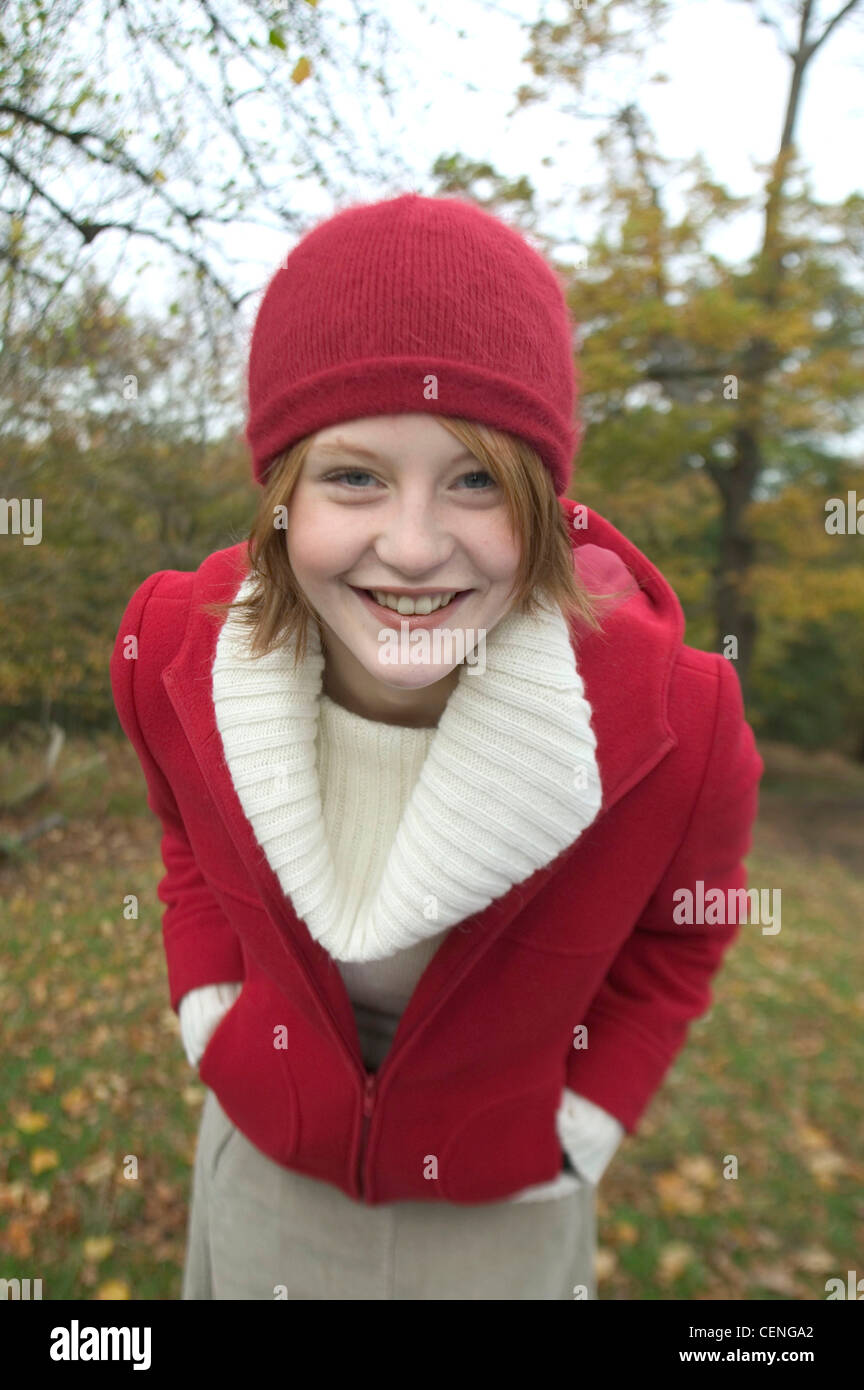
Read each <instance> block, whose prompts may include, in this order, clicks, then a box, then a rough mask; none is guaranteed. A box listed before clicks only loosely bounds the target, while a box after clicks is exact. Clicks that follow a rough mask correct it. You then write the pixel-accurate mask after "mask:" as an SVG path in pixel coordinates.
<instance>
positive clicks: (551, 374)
mask: <svg viewBox="0 0 864 1390" xmlns="http://www.w3.org/2000/svg"><path fill="white" fill-rule="evenodd" d="M573 331H574V327H573V324H572V321H571V318H570V314H569V311H568V308H567V301H566V298H565V295H564V289H563V281H562V280H561V279H560V278H559V276H558V274H557V272H556V271H554V270H553V268H552V267H551V266H550V265H549V264H548V263H547V261H546V260H545V259H544V257H543V256H542V255H541V254H540V252H539V251H537V250H535V249H534V247H533V246H531V245H530V243H529V242H528V241H527V240H526V238H525V237H524V236H523V235H522V233H521V232H519V231H517V230H516V229H515V228H513V227H510V226H508V225H507V224H506V223H505V222H503V221H502V220H501V219H500V218H499V217H497V216H495V215H494V214H492V213H490V212H488V211H486V210H485V209H483V208H481V207H479V206H478V205H476V204H474V203H472V202H470V201H469V200H467V199H465V198H454V197H451V198H436V197H424V196H423V195H421V194H418V193H406V194H402V195H401V196H399V197H396V198H389V199H385V200H383V201H381V202H377V203H370V204H365V205H359V206H354V207H348V208H344V209H343V210H342V211H340V212H338V213H336V214H335V216H332V217H330V218H328V219H326V220H325V221H323V222H321V223H319V224H318V225H317V226H316V227H314V228H312V229H311V230H310V231H309V232H307V233H306V235H305V236H304V237H302V238H301V240H300V241H299V242H298V244H297V245H296V246H295V247H294V249H293V250H292V251H291V253H290V254H289V255H288V256H287V257H286V260H285V263H284V265H283V266H282V267H281V268H280V269H279V270H278V271H277V272H276V274H275V275H274V276H273V278H272V279H271V281H270V283H269V285H268V286H267V289H266V292H265V294H264V297H263V300H262V303H261V306H260V308H259V310H258V314H257V317H256V320H255V326H254V329H253V333H252V340H251V345H250V352H249V366H248V380H247V387H248V406H249V414H248V422H247V428H246V435H247V439H248V441H249V446H250V450H251V453H252V461H253V472H254V475H255V477H256V479H257V480H258V481H259V482H263V481H264V480H265V476H266V472H267V468H268V465H269V464H270V462H272V460H273V459H274V458H275V457H276V455H277V454H279V453H281V452H282V451H283V450H285V449H287V448H288V447H289V446H290V445H291V444H293V443H295V442H296V441H297V440H299V439H302V438H303V437H304V436H305V435H307V434H313V433H315V432H316V431H317V430H320V429H323V428H326V427H328V426H331V425H335V424H337V423H339V422H340V421H343V420H357V419H365V418H368V417H369V416H374V415H391V414H392V415H396V414H401V413H404V412H406V411H407V412H418V413H419V412H429V413H431V414H434V415H455V416H462V417H464V418H466V419H469V420H478V421H481V422H483V423H485V424H487V425H491V426H493V427H495V428H497V429H501V430H506V431H508V432H509V433H511V434H514V435H517V436H519V437H520V438H522V439H524V440H526V441H527V442H528V443H529V444H532V445H533V446H534V447H535V449H536V450H537V451H538V453H539V454H540V457H541V458H542V459H543V462H544V463H545V464H546V467H547V468H548V469H549V471H550V473H551V474H552V478H553V480H554V483H555V489H556V492H557V493H558V495H559V496H560V495H563V494H564V493H565V492H566V491H567V487H568V484H569V482H570V478H571V475H572V463H573V458H574V456H575V454H576V451H577V449H578V444H579V434H580V430H579V426H578V424H577V423H576V420H575V400H576V376H575V370H574V347H573Z"/></svg>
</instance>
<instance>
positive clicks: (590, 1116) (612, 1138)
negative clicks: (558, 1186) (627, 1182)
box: [556, 1087, 626, 1186]
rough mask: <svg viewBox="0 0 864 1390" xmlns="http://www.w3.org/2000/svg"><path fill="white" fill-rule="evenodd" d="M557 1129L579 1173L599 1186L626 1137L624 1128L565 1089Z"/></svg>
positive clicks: (606, 1111) (588, 1102) (603, 1111)
mask: <svg viewBox="0 0 864 1390" xmlns="http://www.w3.org/2000/svg"><path fill="white" fill-rule="evenodd" d="M556 1128H557V1131H558V1138H559V1140H560V1141H561V1146H562V1148H563V1149H564V1151H565V1153H566V1154H567V1157H568V1158H569V1159H570V1162H571V1163H572V1164H573V1167H574V1168H575V1169H576V1172H577V1173H578V1174H579V1175H580V1177H583V1178H587V1180H588V1181H589V1182H591V1183H594V1185H595V1186H596V1185H597V1183H598V1182H599V1181H600V1179H601V1178H602V1176H603V1174H604V1172H605V1171H606V1168H607V1166H608V1164H609V1161H610V1160H611V1158H612V1156H613V1154H614V1153H615V1151H616V1149H617V1148H618V1145H619V1144H620V1143H621V1140H622V1139H623V1138H624V1135H625V1134H626V1130H625V1129H624V1126H623V1125H622V1124H621V1123H620V1121H619V1120H616V1119H615V1116H614V1115H610V1114H609V1112H608V1110H603V1109H601V1107H600V1106H599V1105H595V1104H594V1102H593V1101H590V1100H586V1099H585V1097H584V1096H580V1095H577V1094H576V1092H575V1091H571V1090H570V1089H569V1088H568V1087H565V1088H564V1094H563V1096H562V1097H561V1104H560V1106H559V1107H558V1114H557V1116H556Z"/></svg>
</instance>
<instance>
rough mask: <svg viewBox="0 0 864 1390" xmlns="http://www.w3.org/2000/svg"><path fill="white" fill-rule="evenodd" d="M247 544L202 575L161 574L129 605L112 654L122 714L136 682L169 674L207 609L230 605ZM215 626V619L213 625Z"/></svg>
mask: <svg viewBox="0 0 864 1390" xmlns="http://www.w3.org/2000/svg"><path fill="white" fill-rule="evenodd" d="M246 563H247V562H246V543H245V542H241V543H240V544H238V545H233V546H229V547H227V548H226V549H224V550H217V551H214V552H213V553H212V554H210V555H208V556H206V557H205V559H204V560H202V562H201V564H200V565H199V566H198V568H197V570H157V571H156V572H155V573H154V574H151V575H148V576H147V578H146V579H144V580H143V581H142V582H141V583H140V584H139V585H138V587H137V589H135V591H134V592H133V594H132V596H131V597H130V598H129V600H128V601H127V603H126V607H125V609H124V611H123V615H122V617H121V619H120V623H119V626H118V628H117V633H116V636H115V638H114V648H113V651H112V654H111V662H110V670H111V685H112V689H113V692H114V700H115V704H116V705H117V709H118V713H119V714H120V716H121V722H122V718H123V706H124V705H125V704H126V703H128V701H129V700H130V699H131V687H132V676H133V672H134V675H135V679H136V682H139V683H140V682H141V681H142V679H145V678H148V677H150V678H152V677H153V676H154V675H156V676H157V677H158V675H159V674H160V673H161V672H162V671H163V670H164V668H165V667H166V666H167V665H168V664H169V662H170V661H171V660H172V659H173V658H174V656H175V655H176V653H177V652H178V651H179V649H180V646H181V644H182V642H183V639H184V636H185V634H186V630H187V627H188V625H189V623H190V622H191V621H193V618H194V617H195V615H200V617H201V618H203V617H204V614H203V613H202V612H201V607H202V605H204V604H206V603H212V602H214V601H221V600H226V601H227V600H229V599H230V598H231V597H232V595H233V592H234V591H235V590H236V588H237V586H238V583H239V580H240V578H241V577H242V574H243V573H244V571H245V567H246ZM211 621H212V619H211Z"/></svg>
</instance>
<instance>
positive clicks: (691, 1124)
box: [0, 735, 864, 1301]
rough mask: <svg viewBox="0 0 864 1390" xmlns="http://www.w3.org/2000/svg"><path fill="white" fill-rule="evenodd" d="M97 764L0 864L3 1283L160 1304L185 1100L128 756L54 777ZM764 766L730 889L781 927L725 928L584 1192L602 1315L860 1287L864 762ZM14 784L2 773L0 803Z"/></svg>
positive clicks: (87, 749) (176, 1197)
mask: <svg viewBox="0 0 864 1390" xmlns="http://www.w3.org/2000/svg"><path fill="white" fill-rule="evenodd" d="M96 747H98V748H99V749H101V750H102V751H103V752H104V754H105V760H104V762H103V763H102V764H99V765H97V766H96V767H94V768H91V769H90V770H89V771H87V772H86V773H85V774H84V775H83V776H82V777H80V778H79V779H74V780H72V781H69V782H65V783H63V784H61V785H60V786H59V787H58V789H57V790H56V791H55V792H53V793H51V794H50V796H48V797H47V798H43V799H42V800H41V801H40V802H39V803H38V804H37V805H35V806H33V807H32V808H31V809H30V810H28V812H27V815H26V816H25V817H22V819H23V820H24V822H25V823H30V821H32V820H36V819H38V818H40V817H41V816H43V815H46V814H48V813H49V812H51V811H55V810H59V811H61V812H62V814H63V815H64V816H65V817H66V819H67V823H66V825H65V826H64V827H62V828H61V829H58V830H55V831H52V832H50V833H49V834H48V835H46V836H44V837H43V838H41V839H39V840H38V841H35V842H34V843H33V844H32V845H31V846H29V847H27V848H25V849H24V850H23V851H22V852H21V853H20V854H18V855H16V856H15V857H14V858H13V859H12V860H11V861H8V862H7V863H6V864H5V865H0V900H2V901H3V903H4V909H3V910H4V922H3V936H2V939H3V958H2V959H3V965H2V970H0V1045H2V1055H3V1062H4V1065H3V1074H2V1088H3V1091H2V1109H0V1275H3V1276H5V1277H6V1278H12V1277H15V1276H18V1277H20V1278H27V1277H29V1278H41V1279H42V1280H43V1296H44V1297H45V1298H50V1299H57V1298H84V1299H90V1298H96V1297H109V1298H113V1297H129V1298H134V1299H176V1298H178V1297H179V1294H180V1277H181V1267H182V1259H183V1252H184V1248H185V1235H186V1220H187V1211H188V1200H189V1189H190V1180H191V1163H192V1160H193V1157H194V1145H195V1138H196V1131H197V1125H198V1120H199V1115H200V1107H201V1103H202V1101H203V1098H204V1089H203V1087H202V1086H201V1084H200V1083H198V1082H197V1081H196V1079H195V1077H194V1076H193V1073H192V1072H191V1070H190V1068H189V1067H188V1064H187V1062H186V1059H185V1057H184V1055H183V1052H182V1048H181V1046H180V1040H179V1028H178V1025H177V1020H176V1018H175V1016H174V1014H173V1013H172V1011H171V1009H170V1007H169V1002H168V990H167V980H166V972H165V963H164V955H163V948H162V940H161V911H162V908H161V904H159V902H158V900H157V899H156V897H155V891H154V890H155V885H156V882H157V881H158V879H159V878H160V877H161V875H162V872H163V870H162V864H161V860H160V858H159V827H158V824H157V822H156V821H155V818H154V817H153V816H152V814H151V813H150V812H149V810H148V809H147V806H146V800H145V793H144V784H143V779H142V777H141V773H140V769H139V766H138V763H137V760H136V759H135V755H134V753H133V751H132V749H131V748H130V746H129V745H128V744H127V743H126V742H125V740H121V739H119V738H114V737H111V736H107V735H106V736H105V737H103V738H100V739H98V740H94V741H93V743H83V742H81V743H79V744H77V745H73V746H72V747H69V748H67V749H66V750H64V754H63V764H64V765H68V764H72V763H75V762H78V761H79V760H81V761H83V760H84V759H86V758H87V757H89V756H91V755H92V753H93V751H94V748H96ZM761 751H762V752H763V756H765V759H766V765H767V772H766V777H765V779H764V781H763V787H762V794H761V804H760V817H759V821H758V824H757V827H756V830H755V834H754V845H753V850H752V852H751V855H750V857H749V861H748V862H749V875H750V883H751V885H753V886H755V887H760V888H761V887H767V888H780V889H781V891H782V930H781V932H780V933H779V934H777V935H776V936H763V935H762V934H761V931H760V929H759V927H758V926H748V925H744V926H742V927H741V929H740V934H739V938H738V940H737V942H736V943H735V945H734V946H733V947H732V948H731V950H730V951H729V953H728V955H727V957H726V961H725V963H724V966H723V969H722V970H721V972H720V973H719V975H718V976H717V977H715V982H714V990H713V992H714V1000H713V1004H712V1008H711V1011H710V1013H709V1015H707V1016H706V1017H705V1018H703V1019H700V1020H698V1021H697V1022H696V1023H695V1024H694V1025H693V1026H692V1028H691V1032H690V1037H689V1040H688V1043H687V1045H686V1046H685V1048H684V1049H683V1050H682V1052H681V1053H680V1054H679V1057H678V1059H677V1060H676V1063H675V1065H674V1066H673V1068H672V1069H671V1071H670V1072H669V1073H668V1075H667V1077H666V1080H665V1081H664V1083H663V1086H662V1087H661V1089H660V1090H659V1091H658V1092H657V1094H656V1096H655V1097H654V1099H653V1101H652V1103H651V1105H650V1107H649V1109H648V1111H647V1112H646V1114H645V1116H644V1117H643V1121H642V1124H641V1125H640V1129H639V1132H638V1133H637V1134H636V1135H635V1136H628V1138H627V1139H626V1140H625V1141H624V1143H623V1145H622V1147H621V1149H620V1150H619V1152H618V1154H617V1155H616V1157H615V1159H614V1160H613V1162H612V1164H611V1165H610V1167H609V1169H608V1171H607V1174H606V1175H605V1177H604V1178H603V1181H602V1183H601V1185H600V1187H599V1190H598V1234H599V1251H598V1259H599V1275H600V1283H599V1291H600V1296H601V1297H602V1298H605V1299H628V1298H638V1299H675V1300H687V1299H697V1300H703V1299H718V1298H721V1299H726V1298H730V1299H751V1298H753V1299H761V1300H765V1301H771V1300H776V1299H802V1300H808V1299H821V1298H824V1297H825V1281H826V1280H827V1279H828V1278H830V1277H833V1276H835V1275H840V1276H841V1277H843V1278H844V1279H845V1273H846V1270H847V1269H856V1270H858V1271H859V1276H860V1275H861V1274H864V1265H862V1258H864V1256H862V1250H864V1242H862V1239H861V1236H862V1225H864V1198H862V1178H864V1163H862V1158H861V1155H862V1154H864V1120H862V1107H861V1100H860V1093H861V1085H860V1078H861V1076H862V1075H864V1028H862V1021H864V979H862V974H864V970H862V963H861V962H862V952H861V947H860V927H861V922H862V919H864V875H862V866H861V853H860V847H861V840H862V835H861V827H862V820H864V816H862V810H861V807H862V805H864V768H862V767H859V766H856V765H855V764H852V763H850V762H848V761H845V760H843V759H841V758H837V757H834V756H833V755H819V756H814V755H806V754H801V753H799V752H797V751H796V750H794V749H788V748H783V747H767V748H766V747H763V748H762V750H761ZM13 755H14V758H15V772H16V775H17V776H19V777H20V776H21V775H22V774H21V772H20V764H21V763H22V762H24V763H25V764H26V757H24V758H22V755H21V753H20V750H12V751H10V752H9V753H7V758H8V759H9V760H11V759H12V758H13ZM35 770H36V769H35V763H34V766H33V768H32V769H31V771H32V772H35ZM25 771H26V767H25ZM13 780H14V779H13V777H12V769H11V768H10V767H3V766H2V764H0V781H2V784H3V786H4V788H5V794H6V795H8V793H9V790H10V787H11V785H12V783H13ZM25 780H26V778H25ZM16 828H17V823H16V822H14V821H13V820H12V819H11V818H10V817H6V819H5V820H3V821H0V835H6V836H9V835H11V834H12V833H13V832H14V831H15V830H16ZM130 893H133V894H137V896H138V900H139V914H140V915H139V917H138V918H137V920H126V919H125V918H124V916H123V900H124V897H125V896H126V895H128V894H130ZM28 1117H29V1119H28ZM34 1117H35V1118H34ZM37 1125H39V1126H41V1127H40V1128H37V1127H36V1126H37ZM40 1150H41V1151H43V1152H45V1151H47V1154H48V1159H47V1163H49V1164H50V1166H46V1167H45V1168H44V1169H43V1170H42V1171H38V1167H39V1165H38V1153H39V1151H40ZM727 1155H734V1156H735V1157H736V1158H737V1161H738V1177H737V1179H730V1180H726V1179H724V1178H723V1177H722V1169H723V1161H724V1158H725V1156H727ZM130 1156H131V1158H132V1159H137V1162H138V1175H137V1177H134V1178H133V1177H129V1176H127V1175H125V1174H124V1164H126V1163H128V1160H129V1157H130ZM34 1162H35V1168H34ZM100 1237H101V1238H106V1241H107V1242H110V1244H109V1243H105V1244H103V1245H102V1246H101V1247H100V1246H99V1245H95V1244H89V1245H88V1242H92V1241H93V1240H94V1239H95V1238H100Z"/></svg>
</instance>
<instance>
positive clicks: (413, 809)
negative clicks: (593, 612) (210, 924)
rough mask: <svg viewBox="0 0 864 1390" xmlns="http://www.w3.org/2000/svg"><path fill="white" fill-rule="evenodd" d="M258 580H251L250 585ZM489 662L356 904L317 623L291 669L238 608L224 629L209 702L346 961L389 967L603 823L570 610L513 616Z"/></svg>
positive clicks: (229, 752) (286, 865)
mask: <svg viewBox="0 0 864 1390" xmlns="http://www.w3.org/2000/svg"><path fill="white" fill-rule="evenodd" d="M253 583H254V576H253V575H247V576H246V578H245V579H244V581H243V584H242V586H241V590H240V593H241V594H242V593H248V592H249V591H250V590H251V586H252V584H253ZM485 663H486V665H485V670H484V671H483V672H482V674H481V673H479V672H475V673H473V674H472V673H470V671H469V669H468V668H467V667H466V666H463V667H462V668H461V670H460V679H459V683H458V685H457V686H456V688H455V689H454V691H453V693H452V694H451V696H450V698H449V700H448V702H447V705H446V707H445V709H444V712H443V714H442V716H441V719H440V720H439V723H438V726H437V728H436V729H435V730H433V731H432V732H433V734H434V737H433V739H432V740H431V743H430V745H429V748H428V753H427V756H426V758H425V760H424V762H423V766H422V770H421V772H420V775H419V777H418V779H417V781H416V783H415V785H414V787H413V788H412V790H411V793H410V795H409V797H408V798H407V801H406V804H405V807H404V811H403V813H402V816H401V819H400V821H399V825H398V829H397V830H396V834H395V838H394V839H393V842H392V844H391V846H390V850H389V853H388V855H387V858H386V862H385V865H384V870H383V873H382V875H381V877H380V882H379V883H378V885H377V888H375V890H374V891H373V890H372V886H371V885H369V884H368V883H367V884H366V885H365V888H364V893H365V896H364V900H363V910H362V913H361V912H360V910H359V904H358V903H356V902H354V903H353V904H352V905H350V906H346V902H345V899H344V895H343V893H342V892H341V891H340V889H339V883H338V879H337V875H336V872H335V869H334V863H333V858H332V855H331V850H330V846H329V845H328V842H327V837H326V835H325V833H324V824H323V819H322V814H321V795H320V786H319V779H318V769H317V767H316V747H315V742H316V730H317V723H318V714H319V708H320V700H319V696H320V694H321V686H322V673H323V665H324V658H323V655H322V652H321V646H320V639H319V636H318V630H317V626H316V624H314V623H310V625H309V645H308V649H307V652H306V657H305V660H304V662H303V663H301V664H300V666H298V669H297V670H296V672H295V671H294V669H293V666H292V655H291V652H289V651H288V648H287V644H283V645H281V646H279V647H277V648H276V650H274V651H272V652H270V653H268V654H267V655H266V656H263V657H257V658H252V657H250V656H249V653H248V650H247V644H246V633H245V630H243V629H242V627H241V626H240V624H239V622H238V620H237V617H236V615H235V614H234V613H231V614H229V616H228V618H227V620H226V621H225V623H224V624H223V626H222V630H221V632H220V634H219V639H218V643H217V649H216V656H215V660H214V664H213V699H214V707H215V712H216V720H217V724H218V727H219V731H220V734H221V737H222V743H223V747H224V749H225V755H226V759H227V761H228V765H229V768H230V771H231V776H232V777H233V779H234V784H235V787H236V789H237V794H238V797H239V799H240V802H241V804H242V806H243V810H244V812H245V813H246V816H247V818H248V819H249V821H250V823H251V825H252V827H253V830H254V832H255V835H256V838H257V840H258V842H259V844H260V845H261V846H262V848H263V849H264V851H265V853H266V855H267V857H268V860H269V862H270V863H271V865H272V866H273V869H274V872H275V873H276V874H277V876H278V878H279V882H280V884H281V886H282V889H283V891H284V892H285V893H286V895H288V896H290V898H291V900H292V903H293V905H294V907H295V910H296V911H297V913H298V915H299V916H300V917H302V918H303V920H304V921H305V922H306V924H307V926H308V928H309V931H310V932H311V934H312V935H313V936H314V937H315V939H316V940H317V941H319V942H320V944H321V945H322V946H324V947H325V949H326V950H327V951H328V952H329V953H330V955H331V956H333V957H334V958H335V959H336V960H342V961H369V960H380V959H381V958H382V957H385V956H390V955H393V954H394V953H395V952H396V951H399V950H404V949H405V948H407V947H410V946H413V945H416V943H417V942H419V941H422V940H426V939H428V938H429V937H433V936H436V935H438V934H439V933H440V932H441V931H442V930H444V929H445V928H446V927H448V926H452V925H454V924H455V923H457V922H461V921H463V920H464V919H465V918H466V917H469V916H471V915H472V914H474V913H476V912H479V911H480V910H482V909H483V908H485V907H487V906H488V905H489V903H491V902H492V901H494V900H495V899H497V898H500V897H502V896H503V895H504V894H505V893H506V892H507V891H508V890H509V889H510V888H511V887H512V886H513V885H514V884H517V883H522V882H524V880H525V879H526V878H529V877H530V876H531V875H532V874H533V873H534V872H535V871H536V870H537V869H538V868H542V867H543V866H545V865H546V864H548V863H550V862H551V861H552V860H553V859H555V858H557V856H558V855H559V854H560V853H561V852H562V851H563V850H564V849H565V848H567V847H568V846H569V845H571V844H573V843H574V842H575V840H576V839H578V837H579V836H580V835H581V833H582V831H583V830H584V829H585V828H586V826H588V825H590V824H591V823H592V821H593V820H594V819H595V818H596V816H597V813H598V811H599V809H600V804H601V799H602V788H601V784H600V773H599V768H598V766H597V760H596V756H595V748H596V737H595V734H594V731H593V729H592V728H591V724H590V713H591V711H590V707H589V705H588V702H587V700H586V699H585V695H584V689H583V685H582V679H581V676H580V675H579V672H578V670H577V667H576V661H575V655H574V651H573V647H572V645H571V639H570V633H569V629H568V626H567V623H566V622H565V620H564V617H563V615H562V613H561V611H560V609H558V608H557V607H555V608H554V609H553V608H543V609H542V611H541V612H540V614H539V615H537V616H535V617H533V618H530V619H529V618H526V617H525V616H523V615H521V614H517V613H511V614H507V615H506V616H505V617H504V618H503V619H502V620H501V621H500V622H499V623H498V624H497V625H496V626H495V627H494V628H493V629H492V631H491V632H490V633H488V634H487V637H486V645H485ZM397 737H398V736H397ZM370 833H373V832H371V831H370Z"/></svg>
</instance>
